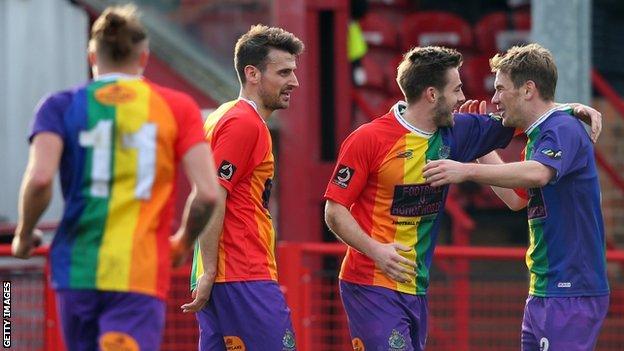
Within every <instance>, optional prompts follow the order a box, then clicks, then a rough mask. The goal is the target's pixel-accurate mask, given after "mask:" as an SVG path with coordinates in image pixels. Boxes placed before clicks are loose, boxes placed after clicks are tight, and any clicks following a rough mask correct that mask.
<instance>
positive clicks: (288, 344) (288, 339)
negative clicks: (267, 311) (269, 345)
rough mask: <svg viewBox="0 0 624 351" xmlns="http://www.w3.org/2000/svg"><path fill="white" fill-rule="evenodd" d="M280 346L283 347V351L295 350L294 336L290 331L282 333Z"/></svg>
mask: <svg viewBox="0 0 624 351" xmlns="http://www.w3.org/2000/svg"><path fill="white" fill-rule="evenodd" d="M282 345H284V348H283V350H284V351H287V350H294V349H295V334H293V332H291V331H290V329H286V333H284V337H283V338H282Z"/></svg>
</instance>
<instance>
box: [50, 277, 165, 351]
mask: <svg viewBox="0 0 624 351" xmlns="http://www.w3.org/2000/svg"><path fill="white" fill-rule="evenodd" d="M56 299H57V307H58V312H59V317H60V319H61V324H62V325H63V337H64V341H65V346H66V348H67V350H68V351H97V350H131V351H139V350H159V349H160V343H161V340H162V335H163V329H164V327H165V302H164V301H162V300H160V299H158V298H156V297H153V296H149V295H143V294H137V293H126V292H109V291H97V290H79V289H75V290H74V289H63V290H58V291H57V292H56Z"/></svg>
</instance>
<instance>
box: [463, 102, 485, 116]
mask: <svg viewBox="0 0 624 351" xmlns="http://www.w3.org/2000/svg"><path fill="white" fill-rule="evenodd" d="M486 108H487V103H486V102H485V100H482V101H479V100H466V102H464V103H463V104H461V106H459V109H458V110H457V111H456V112H459V113H474V114H481V115H484V114H486Z"/></svg>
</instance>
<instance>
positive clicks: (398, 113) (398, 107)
mask: <svg viewBox="0 0 624 351" xmlns="http://www.w3.org/2000/svg"><path fill="white" fill-rule="evenodd" d="M406 109H407V102H405V101H398V102H397V103H396V104H394V106H392V112H393V113H394V117H395V118H396V120H397V121H398V122H399V123H400V124H401V125H402V126H403V127H405V129H407V130H409V131H410V132H412V133H414V134H417V135H418V136H421V137H423V138H425V139H429V138H431V137H432V136H433V134H435V132H434V133H430V132H426V131H424V130H422V129H418V128H416V127H414V126H413V125H411V124H410V123H409V122H408V121H406V120H405V118H403V114H405V110H406Z"/></svg>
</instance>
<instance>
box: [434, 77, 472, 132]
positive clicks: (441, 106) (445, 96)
mask: <svg viewBox="0 0 624 351" xmlns="http://www.w3.org/2000/svg"><path fill="white" fill-rule="evenodd" d="M441 93H442V95H441V96H440V97H439V98H438V100H437V101H436V104H435V107H434V110H433V112H434V115H433V122H434V123H435V125H436V126H437V127H452V126H453V124H454V119H453V110H455V109H456V108H458V107H459V106H460V105H461V104H462V103H463V102H464V101H466V97H465V96H464V92H463V91H462V82H461V79H460V78H459V70H458V69H457V68H449V69H448V70H447V71H446V85H445V86H444V89H443V90H442V92H441Z"/></svg>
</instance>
